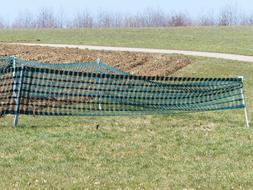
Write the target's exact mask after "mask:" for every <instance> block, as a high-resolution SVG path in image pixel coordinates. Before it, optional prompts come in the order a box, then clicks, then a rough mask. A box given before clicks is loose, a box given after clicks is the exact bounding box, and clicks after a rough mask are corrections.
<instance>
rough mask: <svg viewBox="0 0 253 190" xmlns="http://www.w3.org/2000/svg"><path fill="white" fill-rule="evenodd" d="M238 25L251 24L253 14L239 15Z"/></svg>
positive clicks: (252, 22) (252, 23)
mask: <svg viewBox="0 0 253 190" xmlns="http://www.w3.org/2000/svg"><path fill="white" fill-rule="evenodd" d="M240 25H248V26H249V25H253V14H252V15H241V16H240Z"/></svg>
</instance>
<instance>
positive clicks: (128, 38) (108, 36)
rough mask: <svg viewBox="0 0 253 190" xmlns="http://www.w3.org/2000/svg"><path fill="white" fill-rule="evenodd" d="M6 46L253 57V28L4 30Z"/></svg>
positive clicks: (1, 34)
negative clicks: (155, 50) (95, 47)
mask: <svg viewBox="0 0 253 190" xmlns="http://www.w3.org/2000/svg"><path fill="white" fill-rule="evenodd" d="M0 41H2V42H35V43H59V44H86V45H111V46H129V47H147V48H164V49H182V50H199V51H211V52H226V53H234V54H245V55H253V27H239V26H236V27H178V28H173V27H172V28H146V29H75V30H74V29H72V30H70V29H43V30H36V29H24V30H0Z"/></svg>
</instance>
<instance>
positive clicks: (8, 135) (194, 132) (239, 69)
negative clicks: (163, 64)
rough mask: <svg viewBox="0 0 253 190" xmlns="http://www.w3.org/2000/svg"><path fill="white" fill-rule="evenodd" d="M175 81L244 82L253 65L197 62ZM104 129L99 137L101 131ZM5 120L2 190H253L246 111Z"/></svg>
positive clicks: (249, 85) (0, 135)
mask: <svg viewBox="0 0 253 190" xmlns="http://www.w3.org/2000/svg"><path fill="white" fill-rule="evenodd" d="M195 62H196V63H194V64H192V65H189V66H188V67H186V68H184V69H183V70H181V71H179V72H178V73H176V74H175V75H176V76H203V77H218V76H220V77H224V76H239V75H244V76H245V89H246V95H247V97H248V99H247V103H248V105H249V111H250V114H249V115H250V118H252V116H253V112H252V111H253V107H252V101H253V98H252V97H253V96H252V95H253V94H252V93H253V75H252V70H253V65H252V64H248V63H240V62H232V61H223V60H218V59H205V58H198V59H195ZM98 123H99V124H100V129H99V130H96V129H95V126H96V124H98ZM10 125H11V117H10V116H8V117H5V118H2V119H0V175H1V180H0V189H53V188H54V189H251V188H252V187H253V180H252V179H253V171H252V167H251V166H252V165H253V144H252V141H253V128H250V129H244V128H243V125H244V119H243V110H229V111H222V112H208V113H198V114H183V115H174V116H145V117H87V118H86V117H67V118H62V117H61V118H57V117H26V116H22V117H21V122H20V126H19V128H17V129H16V130H15V129H12V128H11V127H10Z"/></svg>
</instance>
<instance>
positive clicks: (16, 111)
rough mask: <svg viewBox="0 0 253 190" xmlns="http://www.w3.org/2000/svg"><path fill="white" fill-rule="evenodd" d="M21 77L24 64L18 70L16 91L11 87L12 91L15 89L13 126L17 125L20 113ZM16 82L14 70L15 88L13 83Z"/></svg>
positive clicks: (22, 76)
mask: <svg viewBox="0 0 253 190" xmlns="http://www.w3.org/2000/svg"><path fill="white" fill-rule="evenodd" d="M23 78H24V66H22V67H21V71H20V76H19V81H18V89H17V93H16V89H13V91H15V95H16V96H14V98H15V113H14V114H15V115H14V120H13V127H14V128H16V127H17V125H18V120H19V114H20V99H21V93H22V87H23ZM15 83H17V81H16V72H15V78H14V86H15V88H16V87H17V85H16V84H15Z"/></svg>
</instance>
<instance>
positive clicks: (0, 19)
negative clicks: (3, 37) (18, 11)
mask: <svg viewBox="0 0 253 190" xmlns="http://www.w3.org/2000/svg"><path fill="white" fill-rule="evenodd" d="M0 28H1V29H3V28H5V24H4V20H3V19H2V17H0Z"/></svg>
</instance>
